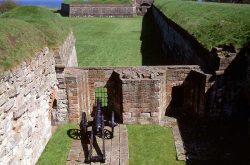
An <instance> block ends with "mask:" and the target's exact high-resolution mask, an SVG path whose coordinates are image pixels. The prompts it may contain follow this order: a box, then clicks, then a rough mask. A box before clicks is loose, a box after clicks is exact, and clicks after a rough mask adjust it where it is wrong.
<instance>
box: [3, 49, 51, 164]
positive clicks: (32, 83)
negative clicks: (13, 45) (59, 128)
mask: <svg viewBox="0 0 250 165" xmlns="http://www.w3.org/2000/svg"><path fill="white" fill-rule="evenodd" d="M55 89H56V72H55V60H54V57H53V52H49V50H48V48H45V49H44V50H43V51H41V52H39V53H37V54H36V55H35V57H34V58H32V59H29V60H26V61H25V62H23V63H22V64H21V65H19V66H17V67H16V68H14V69H12V70H10V71H7V72H5V73H3V74H2V75H1V77H0V115H1V117H0V119H1V125H0V144H1V145H0V164H35V163H36V161H37V160H38V158H39V156H40V154H41V153H42V151H43V149H44V147H45V145H46V144H47V142H48V140H49V138H50V136H51V118H50V117H51V114H50V111H49V110H50V103H49V102H50V98H51V95H52V93H53V91H54V90H55Z"/></svg>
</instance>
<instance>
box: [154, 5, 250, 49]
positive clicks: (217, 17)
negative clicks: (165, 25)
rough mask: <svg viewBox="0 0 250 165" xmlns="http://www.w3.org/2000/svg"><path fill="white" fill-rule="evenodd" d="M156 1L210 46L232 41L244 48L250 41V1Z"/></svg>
mask: <svg viewBox="0 0 250 165" xmlns="http://www.w3.org/2000/svg"><path fill="white" fill-rule="evenodd" d="M154 5H155V6H156V7H158V8H159V9H160V10H161V11H162V12H163V13H164V14H165V15H166V16H167V17H169V18H170V19H172V20H173V21H174V22H176V23H177V24H179V25H180V26H181V27H183V28H184V29H186V30H187V31H188V32H189V33H190V34H193V35H194V37H195V38H197V39H198V41H200V42H201V43H202V44H203V45H204V46H205V47H206V48H208V49H211V48H212V47H215V46H218V45H220V44H230V43H232V44H233V45H234V46H235V47H236V48H241V47H243V46H244V44H246V43H247V42H249V41H250V19H249V18H250V12H249V11H250V6H249V5H240V4H224V3H208V2H203V3H199V2H193V1H181V0H156V1H155V3H154Z"/></svg>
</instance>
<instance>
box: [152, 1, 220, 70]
mask: <svg viewBox="0 0 250 165" xmlns="http://www.w3.org/2000/svg"><path fill="white" fill-rule="evenodd" d="M148 14H150V15H151V17H152V21H154V23H155V24H156V26H157V27H158V28H157V29H158V32H156V33H159V34H155V35H159V36H160V38H161V42H162V43H161V45H162V47H161V49H162V51H163V52H164V55H165V56H166V57H167V58H168V59H170V60H171V65H199V66H200V67H201V69H202V70H203V71H205V72H207V73H213V72H214V71H215V70H216V69H217V68H216V67H217V65H216V64H217V61H216V60H218V59H217V57H216V56H214V55H212V54H210V53H209V51H208V50H207V49H205V48H204V47H203V46H202V45H201V44H200V43H199V42H198V41H197V40H196V39H195V38H194V37H193V36H192V35H190V34H189V33H188V32H187V31H185V30H184V29H182V28H181V27H180V26H179V25H177V24H176V23H175V22H173V21H172V20H170V19H169V18H168V17H167V16H165V15H164V14H163V13H161V11H160V10H158V9H157V8H156V7H155V6H154V5H152V8H151V10H150V11H149V13H148ZM170 60H168V61H170Z"/></svg>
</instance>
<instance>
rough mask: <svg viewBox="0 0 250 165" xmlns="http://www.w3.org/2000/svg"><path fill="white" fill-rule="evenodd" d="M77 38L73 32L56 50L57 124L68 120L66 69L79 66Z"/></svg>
mask: <svg viewBox="0 0 250 165" xmlns="http://www.w3.org/2000/svg"><path fill="white" fill-rule="evenodd" d="M75 41H76V40H75V37H74V35H73V33H72V32H71V33H70V34H69V36H68V37H67V38H66V39H65V41H64V43H63V44H62V45H61V46H60V47H59V48H57V49H56V50H54V57H55V61H56V77H57V81H58V92H57V100H56V102H57V110H56V112H55V117H54V119H55V122H56V123H64V122H67V119H68V98H67V94H66V86H65V76H64V69H65V68H66V67H75V66H78V64H77V56H76V49H75Z"/></svg>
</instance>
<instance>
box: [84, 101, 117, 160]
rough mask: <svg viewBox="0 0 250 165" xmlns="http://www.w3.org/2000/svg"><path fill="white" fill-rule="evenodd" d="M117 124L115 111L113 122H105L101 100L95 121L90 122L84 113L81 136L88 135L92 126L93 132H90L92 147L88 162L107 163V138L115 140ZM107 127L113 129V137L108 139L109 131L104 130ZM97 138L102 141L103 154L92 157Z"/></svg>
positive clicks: (97, 107)
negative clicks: (89, 127)
mask: <svg viewBox="0 0 250 165" xmlns="http://www.w3.org/2000/svg"><path fill="white" fill-rule="evenodd" d="M116 125H117V124H116V123H115V116H114V111H112V112H111V120H105V118H104V114H103V111H102V102H101V99H100V98H98V99H97V106H96V109H95V110H94V116H93V121H90V122H88V121H87V116H86V113H85V112H83V113H82V118H81V122H80V130H81V134H82V135H83V136H84V135H88V129H87V128H88V126H91V128H92V129H91V132H90V139H89V141H90V147H89V150H88V158H87V161H88V162H97V161H99V162H105V159H106V155H105V138H113V136H114V127H115V126H116ZM105 126H110V127H111V135H110V136H108V137H107V130H105V129H104V127H105ZM95 136H98V137H100V138H101V139H102V151H101V154H100V155H98V156H92V151H93V142H94V139H95Z"/></svg>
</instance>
